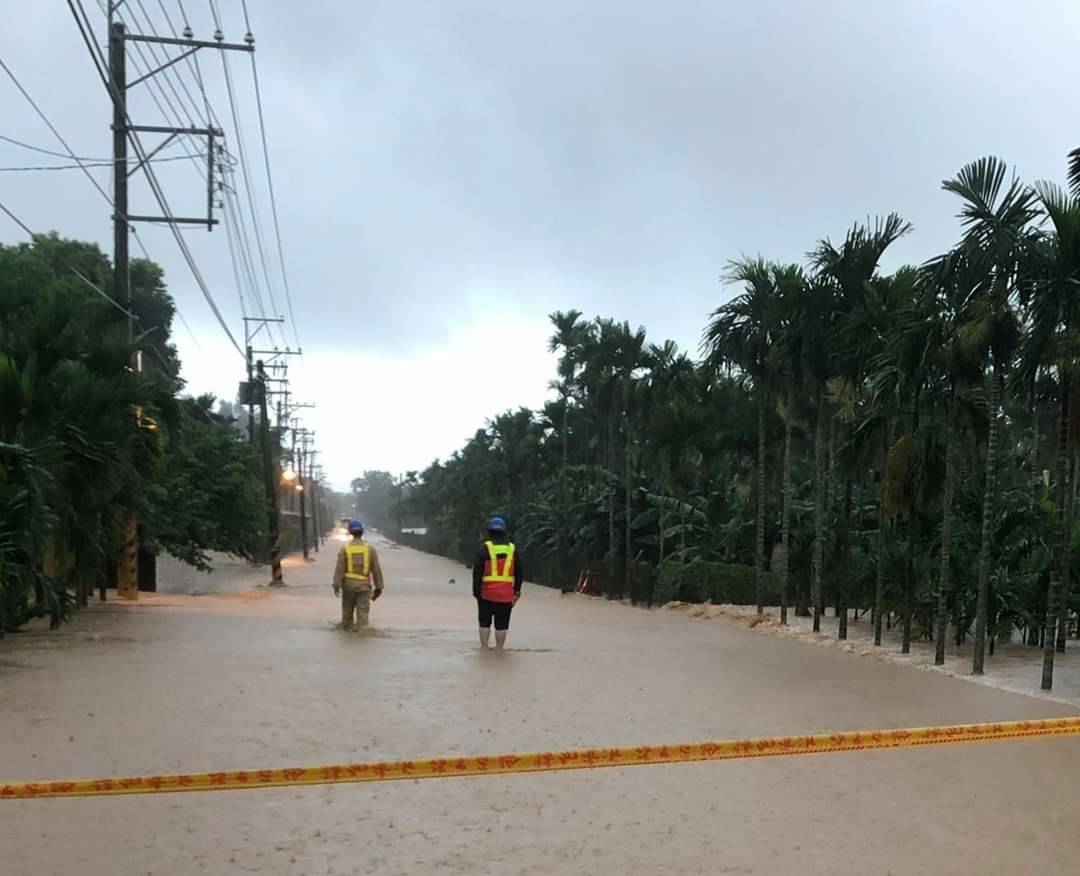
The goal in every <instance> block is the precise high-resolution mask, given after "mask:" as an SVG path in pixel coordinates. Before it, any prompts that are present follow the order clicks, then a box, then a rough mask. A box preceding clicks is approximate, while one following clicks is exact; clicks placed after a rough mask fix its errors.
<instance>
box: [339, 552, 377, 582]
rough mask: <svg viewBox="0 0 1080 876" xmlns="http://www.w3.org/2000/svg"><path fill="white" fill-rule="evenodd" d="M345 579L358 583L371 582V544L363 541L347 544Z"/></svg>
mask: <svg viewBox="0 0 1080 876" xmlns="http://www.w3.org/2000/svg"><path fill="white" fill-rule="evenodd" d="M345 580H346V581H353V582H355V583H357V584H369V583H370V582H371V546H370V545H368V544H365V543H363V542H360V543H359V544H357V543H350V544H346V545H345Z"/></svg>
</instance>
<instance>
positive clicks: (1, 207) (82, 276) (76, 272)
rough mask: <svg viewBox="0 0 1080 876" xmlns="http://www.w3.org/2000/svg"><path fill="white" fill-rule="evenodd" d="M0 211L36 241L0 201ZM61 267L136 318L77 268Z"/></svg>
mask: <svg viewBox="0 0 1080 876" xmlns="http://www.w3.org/2000/svg"><path fill="white" fill-rule="evenodd" d="M0 210H3V211H4V212H5V213H6V214H7V215H8V216H9V217H10V219H11V221H12V222H14V223H15V224H16V225H18V226H19V227H20V228H21V229H22V230H23V231H25V232H26V234H27V235H28V236H29V237H30V240H31V241H34V240H36V239H37V237H38V235H37V234H35V233H34V232H33V231H32V230H31V228H30V226H29V225H27V224H26V223H25V222H23V221H22V219H20V218H19V217H18V216H16V215H15V214H14V213H12V212H11V210H9V209H8V207H7V206H6V205H5V204H4V203H3V202H2V201H0ZM63 265H64V267H65V268H67V269H68V270H69V271H71V273H73V274H74V275H75V276H76V277H78V278H79V279H80V280H82V281H83V282H84V283H85V284H86V285H87V286H89V287H90V288H91V289H93V290H94V291H95V292H96V293H97V294H98V295H100V296H101V297H102V298H104V299H105V300H106V301H108V302H109V304H111V305H112V306H113V307H115V308H116V309H117V310H119V311H120V312H121V313H122V314H124V316H127V317H130V318H136V317H133V316H132V314H131V313H130V312H129V311H128V309H127V308H126V307H124V306H123V305H122V304H121V303H120V302H119V301H117V300H116V299H115V298H113V297H112V296H111V295H109V293H108V292H106V291H105V290H104V289H102V288H101V287H100V286H99V285H98V284H97V283H95V282H94V281H93V280H91V279H89V278H88V277H87V276H86V275H85V274H83V273H82V271H80V270H78V269H77V268H75V267H73V266H72V265H70V264H68V263H67V262H64V263H63Z"/></svg>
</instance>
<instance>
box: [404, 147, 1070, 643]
mask: <svg viewBox="0 0 1080 876" xmlns="http://www.w3.org/2000/svg"><path fill="white" fill-rule="evenodd" d="M1071 159H1072V165H1071V170H1070V179H1069V184H1070V193H1069V194H1066V192H1065V191H1064V190H1063V189H1062V188H1060V187H1057V186H1054V185H1052V184H1045V183H1041V184H1038V185H1037V186H1035V187H1034V188H1032V187H1028V186H1025V185H1024V184H1022V183H1021V182H1019V181H1018V180H1015V179H1012V178H1010V176H1009V172H1008V169H1007V167H1006V165H1005V164H1004V163H1003V162H1002V161H1000V160H999V159H995V158H987V159H982V160H979V161H976V162H973V163H971V164H969V165H968V166H966V167H964V168H962V169H961V170H960V172H959V173H958V174H957V176H956V177H955V178H954V179H952V180H949V181H947V182H946V183H945V184H944V188H945V189H946V190H947V191H948V192H950V193H952V194H954V195H956V196H958V198H959V203H958V209H959V215H958V218H959V228H958V241H957V243H956V244H955V246H953V247H952V248H951V249H950V250H949V251H948V252H946V253H944V254H941V255H939V256H937V257H935V258H931V259H929V260H928V261H927V262H926V263H925V264H924V265H923V266H922V267H910V266H904V267H900V268H899V269H897V270H896V271H895V272H893V273H891V274H885V273H884V272H883V271H882V270H881V267H880V265H881V262H882V259H883V257H884V256H885V254H886V252H887V251H888V250H889V247H890V246H892V245H893V244H894V243H895V242H896V241H897V240H899V239H900V238H902V237H904V236H905V235H907V234H908V233H909V232H910V231H911V226H910V225H909V224H908V223H906V222H905V221H904V220H903V219H901V218H900V217H899V216H897V215H895V214H890V215H888V216H885V217H882V218H878V219H871V220H868V221H866V222H859V223H855V224H854V225H853V226H851V228H850V230H849V231H848V232H847V233H846V234H845V236H844V238H843V240H842V241H840V242H838V243H836V244H834V243H832V242H831V241H830V240H829V239H828V238H826V239H823V240H821V241H820V242H819V243H818V244H817V245H816V246H815V247H814V248H813V250H812V252H811V253H810V254H809V265H808V267H807V268H806V269H803V268H801V267H800V266H798V265H783V264H777V263H774V262H770V261H768V260H766V259H763V258H751V259H742V260H739V261H736V262H731V263H729V264H728V266H727V270H726V272H725V275H724V278H725V279H726V280H729V281H734V282H737V283H738V284H739V285H740V289H739V291H738V292H737V294H736V296H735V297H734V298H731V299H730V300H722V301H721V302H720V303H719V306H718V307H716V308H714V309H713V310H712V313H711V317H710V319H709V321H708V323H707V327H706V330H705V332H704V342H703V353H704V356H705V361H703V362H694V361H692V360H691V359H690V358H689V357H687V356H686V355H684V354H682V353H680V352H679V351H678V349H677V348H676V347H675V345H674V344H672V343H671V342H667V343H664V344H660V345H656V344H649V343H647V342H646V339H645V337H644V334H643V332H642V331H641V330H637V331H631V329H630V327H629V325H627V324H626V323H620V322H618V321H616V320H614V319H604V318H596V319H593V320H585V319H583V318H582V315H581V314H580V313H579V312H578V311H573V310H571V311H567V312H560V313H555V314H552V317H551V322H552V327H553V332H554V333H553V336H552V338H551V343H550V349H551V350H552V351H553V352H557V353H558V354H559V362H558V369H557V379H556V380H555V381H554V382H553V384H552V388H553V390H554V391H555V397H554V398H553V399H552V401H550V402H549V403H548V404H547V405H545V406H544V408H543V409H542V410H540V411H536V412H529V411H515V412H507V413H505V414H502V415H500V416H497V417H495V418H494V419H493V420H491V421H490V422H489V423H487V424H486V425H485V426H484V428H482V429H480V430H478V431H477V432H476V433H475V435H474V436H473V437H472V438H470V439H469V441H468V442H466V444H465V446H464V447H462V449H461V450H460V451H458V452H457V453H455V454H453V455H452V456H451V457H450V458H449V459H446V460H442V461H437V462H435V463H433V464H432V465H431V466H430V467H429V468H428V469H426V470H425V471H423V472H422V473H420V475H419V477H418V478H417V479H416V480H415V482H414V483H413V484H411V485H410V486H409V488H408V489H407V490H406V491H405V494H404V498H403V499H402V500H401V501H403V502H405V504H406V505H407V507H408V509H409V513H410V514H411V515H412V516H413V517H414V518H415V519H418V520H422V522H423V523H424V524H425V525H426V526H427V527H428V535H427V536H425V537H424V538H423V543H424V545H425V547H427V548H428V549H432V550H437V551H440V552H444V553H447V554H449V555H451V556H455V557H457V558H459V559H468V558H469V557H470V555H471V552H472V550H473V548H474V546H475V543H476V541H477V539H478V538H479V537H480V535H481V529H482V526H483V521H484V519H485V518H486V517H487V515H489V514H491V513H493V512H500V513H503V514H506V515H507V516H509V517H510V520H511V524H512V526H513V527H514V529H515V534H516V537H517V540H518V542H519V543H520V544H521V545H522V546H523V547H524V548H525V554H524V556H526V557H527V558H528V559H527V568H528V570H529V576H530V577H531V578H533V580H540V581H544V582H546V583H552V584H556V585H559V586H563V587H567V586H573V584H574V582H575V581H576V580H577V578H578V574H579V573H580V572H582V571H586V570H587V571H590V572H591V573H593V574H594V575H597V576H599V580H600V588H601V589H602V591H603V592H604V593H606V594H608V595H611V596H626V595H631V596H632V597H634V598H642V594H646V595H645V597H644V599H645V601H650V598H649V595H648V594H647V591H648V590H649V589H650V588H649V586H648V585H650V584H651V585H652V589H653V592H652V593H651V601H652V602H654V603H655V602H663V601H666V600H668V599H671V598H682V599H687V600H695V601H697V600H704V599H712V600H713V601H716V602H737V603H740V602H741V603H752V602H754V599H755V596H754V588H755V584H756V579H755V571H754V569H753V568H751V564H754V563H760V565H761V567H762V569H763V570H765V578H764V580H765V583H766V587H765V592H764V593H763V594H761V595H762V598H763V600H765V601H768V602H772V603H774V604H775V602H776V601H777V598H778V595H779V592H780V588H781V587H784V584H785V583H786V585H787V586H786V587H784V589H785V592H787V593H788V594H789V596H790V597H791V600H792V601H793V602H794V604H795V605H796V606H797V607H798V608H800V609H803V610H806V609H808V608H810V607H812V603H814V602H817V603H818V605H819V606H821V607H824V606H825V605H826V604H827V603H830V602H831V603H833V604H835V605H836V606H837V607H838V608H839V609H840V610H841V611H840V613H841V615H842V617H844V618H846V617H847V610H848V609H850V608H856V609H860V610H865V609H870V608H873V609H877V611H878V617H879V618H880V617H882V616H890V615H892V616H895V615H897V614H899V615H900V616H901V618H902V621H903V626H904V627H905V628H908V629H910V633H911V635H912V636H913V637H929V636H932V635H937V633H936V630H937V629H946V621H948V622H949V623H950V624H951V626H952V630H953V632H952V635H954V636H955V637H956V639H957V640H958V641H962V640H964V639H965V638H966V637H968V636H969V635H971V631H972V629H973V627H975V626H977V625H978V624H977V623H976V622H977V620H978V621H979V623H981V624H982V626H983V627H984V628H985V629H986V630H987V631H988V632H989V635H990V636H991V637H1002V636H1005V635H1007V634H1011V633H1012V632H1013V631H1016V630H1019V631H1020V632H1021V634H1022V635H1023V636H1025V637H1026V638H1028V639H1029V640H1031V639H1033V640H1035V641H1036V642H1037V641H1038V640H1039V638H1040V635H1041V634H1042V633H1043V632H1044V631H1045V629H1046V628H1047V623H1048V620H1047V617H1048V608H1052V607H1053V599H1054V598H1056V597H1055V596H1054V594H1055V593H1056V591H1055V589H1054V585H1053V581H1054V579H1055V576H1057V575H1058V574H1059V570H1060V569H1061V568H1062V565H1063V564H1064V561H1065V560H1066V559H1068V560H1069V561H1070V562H1071V564H1072V566H1073V570H1072V573H1071V574H1068V575H1065V578H1066V580H1064V581H1063V582H1061V586H1062V588H1063V591H1062V593H1061V596H1062V597H1063V598H1065V600H1066V603H1067V605H1069V606H1070V607H1071V609H1072V610H1075V608H1076V606H1077V605H1078V604H1080V602H1078V599H1077V596H1076V594H1075V592H1074V591H1075V590H1076V588H1075V587H1074V580H1075V576H1076V570H1080V558H1078V555H1080V541H1078V538H1080V536H1078V533H1080V527H1078V526H1077V522H1076V520H1075V516H1076V515H1075V514H1074V515H1072V516H1069V515H1068V514H1067V513H1066V509H1067V508H1068V507H1069V506H1068V503H1067V502H1066V498H1067V492H1068V490H1073V491H1075V484H1076V483H1077V481H1078V480H1080V478H1077V477H1076V476H1075V474H1074V475H1072V476H1071V477H1066V480H1064V481H1063V480H1062V479H1061V478H1062V474H1067V473H1068V465H1065V464H1059V463H1072V462H1073V461H1074V460H1075V458H1076V455H1077V450H1078V448H1077V447H1076V444H1075V440H1076V438H1077V437H1080V404H1077V403H1076V399H1077V398H1080V394H1078V392H1077V388H1076V382H1075V378H1076V377H1077V376H1080V200H1077V196H1078V194H1080V150H1078V151H1077V152H1074V153H1073V154H1072V156H1071ZM1044 218H1045V219H1048V220H1049V221H1048V222H1045V223H1042V224H1040V220H1041V219H1044ZM1001 387H1005V388H1006V389H1007V390H1008V391H1007V393H1006V394H1005V396H1004V398H1002V399H1001V400H1000V401H1001V407H1002V410H1001V411H1000V412H999V411H995V410H992V409H991V408H992V402H993V400H994V399H995V398H996V397H997V396H998V393H999V390H1000V388H1001ZM1070 400H1071V402H1070ZM789 429H790V434H791V445H790V447H791V453H790V455H788V456H787V457H786V458H785V454H784V447H785V438H786V435H787V432H788V430H789ZM991 447H993V448H994V453H995V454H996V455H991V452H990V451H991ZM949 459H951V460H952V466H951V468H950V466H948V465H947V464H946V460H949ZM785 463H786V466H787V469H789V471H788V472H786V471H785ZM819 463H820V468H819ZM948 471H951V472H952V475H953V477H952V480H951V482H950V483H951V488H952V489H951V493H952V498H951V501H948V502H947V501H946V497H947V495H949V493H948V492H947V491H946V489H945V487H946V474H947V472H948ZM785 482H789V483H790V484H791V490H790V493H789V495H788V502H787V503H786V507H785V504H784V503H783V502H782V497H783V495H784V484H785ZM759 512H763V513H760V514H759ZM762 518H764V519H763V520H762ZM1069 521H1072V522H1071V523H1070V522H1069ZM1069 526H1072V529H1071V531H1070V530H1069ZM945 532H948V533H949V542H948V547H949V550H948V552H945V551H943V539H944V533H945ZM785 533H786V536H787V538H786V542H787V552H786V558H785V557H783V553H782V552H776V551H775V550H774V549H775V548H776V547H777V546H778V544H779V543H781V542H782V541H783V540H784V535H785ZM1074 543H1076V547H1074V549H1073V550H1072V554H1071V557H1067V556H1066V554H1065V551H1064V546H1065V545H1072V544H1074ZM759 544H760V545H761V549H758V545H759ZM777 558H784V559H785V560H786V562H784V563H783V564H781V565H779V566H774V563H775V560H776V559H777ZM943 566H944V569H943V568H942V567H943ZM980 568H982V570H983V575H982V586H980V575H979V570H980ZM650 569H653V570H655V572H654V573H650V571H649V570H650ZM818 582H820V592H818V590H819V586H818ZM627 584H629V585H630V593H629V594H628V593H627V589H626V588H627ZM1051 623H1052V621H1051ZM840 629H841V634H843V629H844V626H843V624H841V625H840Z"/></svg>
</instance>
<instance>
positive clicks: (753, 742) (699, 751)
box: [0, 717, 1080, 800]
mask: <svg viewBox="0 0 1080 876" xmlns="http://www.w3.org/2000/svg"><path fill="white" fill-rule="evenodd" d="M1078 733H1080V717H1077V718H1048V719H1046V720H1040V721H1003V722H999V723H994V724H960V725H956V726H951V727H916V728H911V729H907V730H856V731H849V732H845V733H824V734H818V735H813V736H775V737H766V738H762V739H728V740H722V741H718V742H694V743H690V744H686V745H642V746H638V747H635V748H589V749H583V750H577V751H548V752H541V753H538V754H500V755H490V756H477V757H440V758H433V759H428V760H398V761H388V762H381V763H349V764H335V765H330V766H316V767H293V768H286V769H271V770H239V771H232V772H218V773H188V774H183V775H161V776H131V777H128V778H105V779H76V780H74V781H66V782H65V781H60V782H49V781H42V782H6V783H5V782H0V799H9V800H24V799H29V798H45V797H105V796H116V795H120V794H172V793H176V792H181V791H228V790H237V789H240V788H283V787H292V786H296V785H334V784H343V783H346V782H391V781H401V780H403V779H412V780H417V779H447V778H456V777H459V776H494V775H504V774H507V773H541V772H555V771H558V770H582V769H600V768H602V767H631V766H647V765H653V764H671V763H692V762H698V761H708V760H738V759H742V758H753V757H788V756H793V755H798V754H826V753H830V752H841V751H868V750H871V749H875V748H912V747H915V746H919V745H949V744H955V743H960V742H995V741H1003V740H1009V739H1033V738H1042V737H1048V736H1072V735H1075V734H1078Z"/></svg>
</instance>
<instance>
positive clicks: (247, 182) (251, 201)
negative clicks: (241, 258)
mask: <svg viewBox="0 0 1080 876" xmlns="http://www.w3.org/2000/svg"><path fill="white" fill-rule="evenodd" d="M209 5H210V13H211V15H212V16H213V19H214V26H215V28H217V30H218V31H220V30H221V18H220V16H219V15H218V10H217V4H216V3H215V2H214V0H209ZM221 67H222V71H223V72H224V75H225V90H226V92H227V93H228V95H229V108H230V110H231V113H232V120H233V126H234V127H235V128H236V143H237V149H238V150H239V154H240V171H241V174H242V176H243V179H244V190H245V194H246V195H247V202H248V210H249V212H250V217H251V224H252V227H253V229H254V237H255V246H256V249H257V251H258V253H259V263H260V265H261V267H262V273H263V278H264V279H265V281H266V293H267V296H268V297H269V298H270V306H271V307H272V308H273V311H274V315H275V316H277V315H279V314H280V313H281V311H280V310H279V309H278V306H277V301H276V300H275V298H274V284H273V282H272V281H271V280H270V270H269V268H268V267H267V262H266V252H265V250H264V248H263V236H262V231H261V229H260V228H259V214H258V211H257V210H256V207H255V196H254V191H255V189H254V186H252V184H251V175H250V174H249V172H248V166H249V162H248V160H247V149H246V147H245V146H244V133H243V128H242V127H241V125H240V114H239V112H238V111H237V104H236V93H235V90H234V88H233V80H232V71H231V68H230V67H229V59H228V57H227V56H226V53H225V52H222V53H221ZM278 333H279V335H280V336H281V342H282V346H284V347H288V341H287V340H286V338H285V333H284V332H283V331H281V329H280V327H279V328H278Z"/></svg>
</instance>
